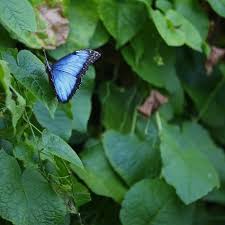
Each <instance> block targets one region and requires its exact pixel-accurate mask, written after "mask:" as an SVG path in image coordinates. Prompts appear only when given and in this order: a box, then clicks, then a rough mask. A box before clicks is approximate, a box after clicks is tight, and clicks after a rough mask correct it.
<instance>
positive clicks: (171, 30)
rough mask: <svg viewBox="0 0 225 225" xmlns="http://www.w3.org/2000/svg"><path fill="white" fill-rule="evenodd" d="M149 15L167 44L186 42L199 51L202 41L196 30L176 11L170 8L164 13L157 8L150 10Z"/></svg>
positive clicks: (177, 44) (173, 44)
mask: <svg viewBox="0 0 225 225" xmlns="http://www.w3.org/2000/svg"><path fill="white" fill-rule="evenodd" d="M151 15H152V19H153V21H154V23H155V25H156V28H157V30H158V31H159V33H160V35H161V36H162V38H163V39H164V40H165V42H166V43H167V44H168V45H169V46H181V45H183V44H187V45H188V46H190V47H191V48H193V49H195V50H197V51H201V48H202V44H203V41H202V38H201V36H200V34H199V32H198V30H197V29H196V28H195V27H194V26H193V25H192V24H191V23H190V22H189V21H188V20H187V19H185V17H183V16H182V15H181V14H179V13H178V12H177V11H174V10H172V9H170V10H168V11H167V12H166V13H165V15H164V14H162V13H161V12H160V11H159V10H151ZM190 34H191V35H190Z"/></svg>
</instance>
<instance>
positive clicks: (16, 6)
mask: <svg viewBox="0 0 225 225" xmlns="http://www.w3.org/2000/svg"><path fill="white" fill-rule="evenodd" d="M0 10H1V12H2V13H1V15H0V22H1V23H2V25H3V26H4V27H5V28H6V29H7V30H9V31H12V32H14V33H15V34H16V35H18V36H20V35H22V34H23V32H25V31H31V32H35V31H36V27H37V25H36V20H35V14H34V11H33V8H32V6H31V4H30V3H29V1H27V0H20V1H17V0H10V1H1V2H0ZM28 18H29V19H28Z"/></svg>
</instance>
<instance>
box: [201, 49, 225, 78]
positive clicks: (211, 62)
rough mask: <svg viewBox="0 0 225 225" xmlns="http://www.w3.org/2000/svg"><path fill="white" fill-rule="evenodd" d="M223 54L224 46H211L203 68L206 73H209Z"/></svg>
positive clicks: (224, 52)
mask: <svg viewBox="0 0 225 225" xmlns="http://www.w3.org/2000/svg"><path fill="white" fill-rule="evenodd" d="M224 56H225V49H224V48H217V47H215V46H213V47H212V49H211V53H210V55H209V57H208V58H207V60H206V63H205V68H206V72H207V74H208V75H209V74H211V73H212V70H213V67H214V66H215V65H216V64H217V63H218V62H219V61H220V60H221V59H222V58H223V57H224Z"/></svg>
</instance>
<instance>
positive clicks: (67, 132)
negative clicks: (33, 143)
mask: <svg viewBox="0 0 225 225" xmlns="http://www.w3.org/2000/svg"><path fill="white" fill-rule="evenodd" d="M33 112H34V115H35V117H36V119H37V121H38V122H39V123H40V124H41V126H42V127H44V128H46V129H48V130H49V131H51V132H52V133H54V134H56V135H59V136H60V137H61V138H63V139H65V140H68V139H69V138H70V136H71V133H72V119H71V118H69V117H68V115H67V114H66V113H65V112H64V111H63V110H62V109H60V108H58V109H57V110H56V111H55V114H54V117H52V116H51V115H50V113H49V112H48V110H47V109H46V107H44V106H43V104H41V103H40V102H37V103H36V104H35V105H34V107H33Z"/></svg>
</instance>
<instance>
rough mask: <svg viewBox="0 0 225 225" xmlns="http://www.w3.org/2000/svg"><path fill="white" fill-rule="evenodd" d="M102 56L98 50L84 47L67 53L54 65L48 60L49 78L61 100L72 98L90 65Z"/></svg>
mask: <svg viewBox="0 0 225 225" xmlns="http://www.w3.org/2000/svg"><path fill="white" fill-rule="evenodd" d="M100 56H101V55H100V53H98V52H97V51H94V50H90V49H84V50H80V51H75V52H73V53H71V54H69V55H66V56H64V57H63V58H61V59H60V60H58V61H57V62H56V63H54V64H52V65H50V64H49V63H48V61H47V60H46V66H47V72H48V75H49V80H50V82H51V84H52V86H53V87H54V90H55V93H56V96H57V99H58V101H59V102H62V103H66V102H68V101H69V100H70V99H71V98H72V96H73V95H74V94H75V92H76V90H77V89H78V88H79V85H80V83H81V78H82V76H83V75H84V74H85V73H86V71H87V70H88V66H89V65H90V64H92V63H94V62H95V61H96V60H97V59H98V58H99V57H100Z"/></svg>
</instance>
